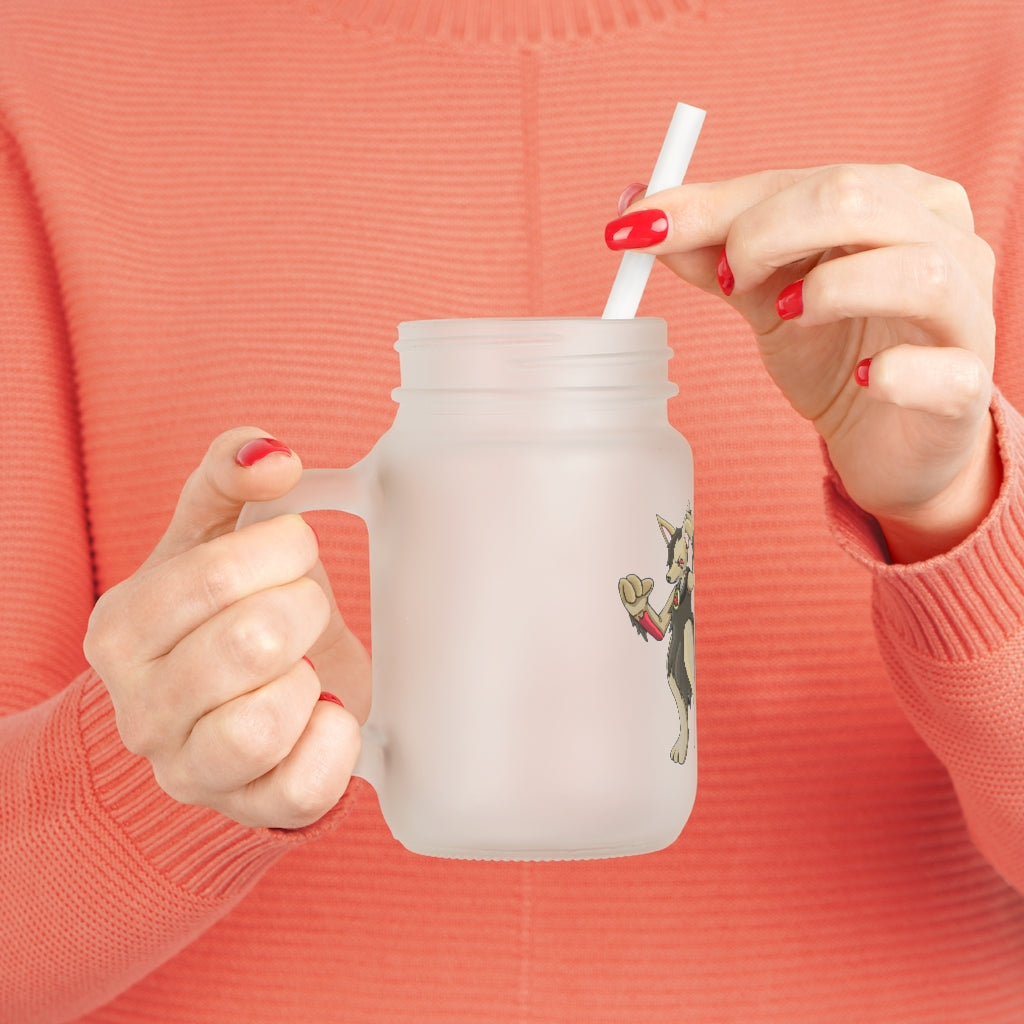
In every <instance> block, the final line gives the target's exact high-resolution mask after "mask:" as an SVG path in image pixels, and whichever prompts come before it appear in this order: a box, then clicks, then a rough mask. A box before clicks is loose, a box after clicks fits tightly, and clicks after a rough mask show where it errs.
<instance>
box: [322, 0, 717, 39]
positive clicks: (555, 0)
mask: <svg viewBox="0 0 1024 1024" xmlns="http://www.w3.org/2000/svg"><path fill="white" fill-rule="evenodd" d="M706 5H707V0H319V2H318V3H315V4H314V5H313V6H314V7H315V8H316V9H317V10H318V11H319V12H320V13H322V14H323V15H325V16H327V17H328V18H330V19H331V20H332V21H338V22H341V23H342V24H344V25H345V26H347V27H348V28H353V29H362V30H364V31H374V32H387V33H389V34H391V35H398V36H405V37H414V38H415V37H418V38H421V39H429V40H434V41H445V40H450V41H452V42H490V43H498V44H506V45H507V44H516V45H521V46H531V45H541V44H543V43H547V42H567V41H570V40H575V39H588V38H597V37H599V36H607V35H615V34H617V33H621V32H624V31H633V30H637V29H642V28H645V27H649V26H654V25H658V24H660V23H662V22H664V21H665V20H667V19H668V18H670V17H672V16H674V15H679V14H691V15H692V14H695V13H700V12H702V11H704V10H705V8H706Z"/></svg>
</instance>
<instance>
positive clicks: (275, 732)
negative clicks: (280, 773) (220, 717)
mask: <svg viewBox="0 0 1024 1024" xmlns="http://www.w3.org/2000/svg"><path fill="white" fill-rule="evenodd" d="M219 742H220V743H221V744H222V751H223V753H224V754H225V755H226V757H227V758H228V759H229V760H230V761H235V762H242V763H249V764H252V765H253V766H254V770H255V771H256V772H257V773H258V774H263V772H266V771H269V770H270V769H271V768H273V767H274V766H275V765H276V764H278V763H279V762H280V761H281V760H283V758H284V757H285V755H286V754H287V753H288V751H289V750H290V749H291V744H290V743H289V741H288V737H287V733H286V729H285V726H284V723H283V722H282V720H281V716H280V714H278V712H277V711H276V709H275V708H274V706H273V704H272V703H271V702H269V701H267V700H261V699H259V697H258V696H253V697H250V698H248V699H244V700H242V701H239V702H238V706H237V707H235V708H233V709H232V710H231V713H230V714H226V715H225V716H224V721H223V723H222V727H221V736H220V737H219Z"/></svg>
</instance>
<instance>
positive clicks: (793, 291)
mask: <svg viewBox="0 0 1024 1024" xmlns="http://www.w3.org/2000/svg"><path fill="white" fill-rule="evenodd" d="M775 309H776V310H777V311H778V314H779V316H780V317H781V318H782V319H783V320H795V319H796V318H797V317H798V316H799V315H800V314H801V313H802V312H803V311H804V283H803V281H802V280H801V281H794V282H793V283H792V284H791V285H789V286H788V287H786V288H783V289H782V291H781V292H779V297H778V299H777V300H776V301H775Z"/></svg>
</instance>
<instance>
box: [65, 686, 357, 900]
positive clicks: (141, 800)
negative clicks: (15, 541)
mask: <svg viewBox="0 0 1024 1024" xmlns="http://www.w3.org/2000/svg"><path fill="white" fill-rule="evenodd" d="M79 685H80V688H81V689H80V695H79V721H80V724H81V737H82V742H83V745H84V748H85V755H86V761H87V764H88V767H89V769H90V774H91V780H92V788H93V793H94V795H95V797H96V800H97V802H98V804H99V806H100V810H101V813H102V814H104V815H106V816H107V817H108V818H109V819H110V820H111V821H112V822H113V823H114V824H115V825H116V826H117V828H118V829H119V830H120V831H121V833H122V834H123V835H124V836H125V838H126V839H127V840H128V841H129V842H130V843H131V844H132V846H133V847H134V848H135V849H136V850H137V851H138V853H139V854H141V856H142V857H143V858H144V859H145V860H146V861H147V862H148V863H149V864H151V865H152V866H153V867H154V868H155V869H156V871H157V872H159V874H161V875H162V876H163V877H164V878H166V879H167V880H168V881H169V882H170V883H171V884H172V885H175V886H177V887H180V888H181V889H184V890H187V891H188V892H190V893H192V894H193V895H194V896H195V897H197V898H200V899H203V900H210V901H213V902H221V901H231V900H232V899H234V898H237V897H238V896H241V895H242V894H243V893H244V892H246V891H247V890H248V889H249V888H250V887H251V886H252V885H253V884H254V883H255V881H256V880H257V879H258V878H259V876H260V875H261V874H262V873H263V872H264V871H265V870H266V869H267V868H268V867H269V866H270V865H271V864H272V863H273V862H274V861H276V860H277V859H278V858H279V857H281V856H282V854H284V853H285V852H286V851H287V850H289V849H291V848H292V847H294V846H296V845H298V844H301V843H305V842H308V841H309V840H311V839H313V838H316V837H317V836H319V835H321V834H323V833H324V832H325V831H328V830H330V829H331V828H333V827H334V825H336V824H337V822H338V821H339V820H340V819H341V818H342V817H344V816H345V814H346V813H347V811H348V807H349V805H350V802H351V798H350V797H349V796H348V794H346V796H345V797H343V798H342V800H341V801H339V803H338V804H337V805H336V806H335V807H334V809H333V810H332V811H330V812H329V813H328V814H327V815H325V816H324V817H323V818H321V819H320V821H318V822H317V823H315V824H314V825H311V826H309V827H308V828H304V829H296V830H293V831H286V830H280V829H265V828H256V829H254V828H247V827H245V826H243V825H239V824H238V823H236V822H234V821H232V820H231V819H229V818H227V817H225V816H224V815H222V814H219V813H218V812H216V811H211V810H207V809H206V808H202V807H190V806H186V805H184V804H181V803H178V802H177V801H176V800H173V799H172V798H171V797H169V796H168V795H167V794H166V793H165V792H164V791H163V790H162V789H161V788H160V787H159V786H158V785H157V784H156V781H155V780H154V778H153V773H152V770H151V768H150V765H149V762H148V761H146V760H145V759H144V758H142V757H137V756H135V755H133V754H131V753H129V751H128V750H126V749H125V746H124V744H123V743H122V742H121V738H120V735H119V734H118V731H117V726H116V723H115V719H114V710H113V706H112V704H111V701H110V697H109V695H108V693H107V689H106V687H105V686H104V684H103V682H102V680H101V679H99V677H98V676H96V674H95V673H93V672H89V673H87V674H86V675H84V676H83V677H82V678H81V679H80V680H79Z"/></svg>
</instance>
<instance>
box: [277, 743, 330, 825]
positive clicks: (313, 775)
mask: <svg viewBox="0 0 1024 1024" xmlns="http://www.w3.org/2000/svg"><path fill="white" fill-rule="evenodd" d="M311 760H312V764H307V770H306V771H305V772H303V773H301V774H299V773H295V772H293V773H290V774H289V777H288V778H287V779H285V780H283V781H282V784H281V799H282V802H283V804H284V806H285V807H287V808H288V811H287V813H288V815H289V817H291V819H292V820H293V822H294V823H295V824H296V825H300V826H301V825H308V824H310V823H312V822H314V821H316V820H318V819H319V818H322V817H323V816H324V815H325V814H326V813H327V812H328V811H329V810H330V809H331V808H332V807H333V806H334V804H335V803H336V802H337V800H338V796H339V795H340V794H338V793H337V792H336V788H335V785H334V781H333V772H332V770H331V769H330V766H329V765H327V764H326V763H318V762H319V761H320V759H311Z"/></svg>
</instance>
